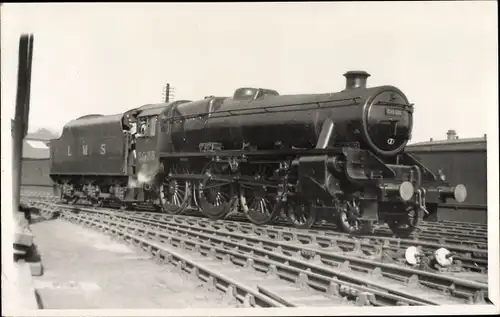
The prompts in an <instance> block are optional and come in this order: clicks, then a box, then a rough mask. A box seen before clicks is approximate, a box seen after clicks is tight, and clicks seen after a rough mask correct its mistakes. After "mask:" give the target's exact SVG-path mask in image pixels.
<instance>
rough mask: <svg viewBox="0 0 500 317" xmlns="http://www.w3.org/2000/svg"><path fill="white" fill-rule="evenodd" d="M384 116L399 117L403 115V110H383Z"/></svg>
mask: <svg viewBox="0 0 500 317" xmlns="http://www.w3.org/2000/svg"><path fill="white" fill-rule="evenodd" d="M385 114H386V115H388V116H398V117H401V116H402V115H403V110H400V109H394V108H385Z"/></svg>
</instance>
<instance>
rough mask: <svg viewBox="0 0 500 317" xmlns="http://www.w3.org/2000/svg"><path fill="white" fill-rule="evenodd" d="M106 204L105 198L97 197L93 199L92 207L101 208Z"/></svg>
mask: <svg viewBox="0 0 500 317" xmlns="http://www.w3.org/2000/svg"><path fill="white" fill-rule="evenodd" d="M103 205H104V200H103V199H100V198H97V199H92V207H95V208H99V207H102V206H103Z"/></svg>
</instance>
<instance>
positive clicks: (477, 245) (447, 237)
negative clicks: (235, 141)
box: [45, 194, 488, 249]
mask: <svg viewBox="0 0 500 317" xmlns="http://www.w3.org/2000/svg"><path fill="white" fill-rule="evenodd" d="M49 195H50V194H49ZM45 199H47V200H48V201H53V202H55V201H57V200H58V198H54V197H49V198H47V196H46V198H45ZM141 212H147V211H141ZM155 214H159V215H165V214H163V213H157V212H156V213H155ZM176 216H177V215H176ZM183 216H187V217H198V218H204V217H203V215H202V214H201V213H194V214H192V215H191V214H184V215H183ZM234 218H236V219H237V220H232V221H237V222H241V220H242V221H244V222H246V223H249V222H248V220H247V219H246V218H245V217H244V216H239V215H236V216H234ZM225 221H231V219H225ZM280 224H281V225H290V222H288V221H282V222H280V223H275V224H273V225H263V226H261V227H266V228H268V227H276V226H278V227H282V226H279V225H280ZM300 230H301V231H302V232H310V233H317V232H318V231H319V230H328V232H327V234H328V235H336V236H338V235H342V234H344V233H342V232H338V231H335V225H322V224H317V225H315V227H313V229H300ZM375 234H376V235H377V236H379V237H385V238H392V232H390V230H389V229H377V230H375ZM372 236H373V235H363V236H360V237H372ZM409 239H413V241H419V242H428V243H434V244H440V245H460V246H462V247H469V248H474V249H487V248H488V244H487V236H482V235H467V234H462V235H458V236H457V234H447V233H446V231H445V232H438V231H433V233H432V234H422V233H417V234H414V235H413V236H410V237H409Z"/></svg>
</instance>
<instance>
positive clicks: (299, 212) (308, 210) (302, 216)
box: [286, 200, 317, 229]
mask: <svg viewBox="0 0 500 317" xmlns="http://www.w3.org/2000/svg"><path fill="white" fill-rule="evenodd" d="M286 216H287V217H288V219H289V220H290V221H291V222H292V224H293V226H294V227H295V228H298V229H309V228H311V227H312V226H313V225H314V223H316V217H317V214H316V209H314V208H312V207H311V205H310V204H307V203H303V202H302V201H300V200H299V201H297V202H296V201H294V200H292V201H289V202H288V203H287V205H286Z"/></svg>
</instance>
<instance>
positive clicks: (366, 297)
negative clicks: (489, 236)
mask: <svg viewBox="0 0 500 317" xmlns="http://www.w3.org/2000/svg"><path fill="white" fill-rule="evenodd" d="M85 211H86V212H94V213H99V212H96V211H94V210H93V211H89V210H85ZM107 216H108V217H110V218H111V217H115V216H116V215H109V214H108V215H107ZM73 217H76V218H79V219H81V222H86V223H91V224H93V225H94V226H97V227H101V228H103V227H107V228H108V229H111V228H112V227H113V226H115V227H116V228H120V229H119V230H120V231H121V232H125V230H124V229H128V230H132V231H133V233H134V235H135V236H145V235H146V236H148V237H149V238H150V239H153V238H156V239H158V240H159V241H162V240H163V241H164V242H166V243H167V244H171V245H174V246H177V247H178V248H181V249H190V250H193V251H195V252H199V253H202V254H206V255H208V256H211V258H212V259H214V258H215V259H217V258H218V259H220V260H221V261H222V262H223V264H224V262H225V264H229V262H232V263H234V264H236V265H238V266H240V267H241V266H244V265H245V263H250V264H251V266H253V268H254V269H255V270H256V271H261V272H266V273H268V274H274V275H276V276H278V277H279V278H280V280H288V281H291V282H292V284H295V285H297V284H298V285H300V286H301V287H300V289H298V291H299V292H295V294H294V296H293V297H292V298H288V299H287V296H286V295H285V294H286V293H285V294H280V293H279V289H283V288H284V287H283V286H281V287H278V288H276V287H272V285H273V284H275V283H276V282H277V280H276V279H274V280H272V281H269V283H267V284H266V285H265V286H263V285H259V284H257V285H256V287H257V288H258V289H260V290H264V293H269V288H271V287H272V288H273V289H272V291H271V292H272V293H273V294H274V296H272V297H273V298H280V300H279V301H280V302H284V303H293V302H294V301H295V302H304V301H307V298H308V297H310V295H309V296H307V295H305V294H303V292H304V289H305V287H304V286H308V287H309V288H310V289H316V290H318V291H322V292H323V293H326V294H328V295H330V296H332V295H333V296H336V295H337V296H346V297H348V298H355V301H356V303H357V304H358V305H373V306H394V305H412V306H414V305H439V304H440V303H439V302H435V301H431V300H418V299H414V298H418V297H417V296H414V295H412V294H411V293H410V292H408V294H407V296H408V297H405V296H398V295H397V294H393V293H388V292H387V290H385V289H384V288H383V287H380V285H373V286H375V287H373V286H372V287H370V285H368V286H364V285H367V284H370V283H366V281H363V280H360V281H356V279H352V278H351V279H350V278H348V277H347V276H348V274H347V273H343V274H338V275H336V277H337V278H332V277H327V276H324V275H322V274H318V273H317V272H313V271H311V270H307V269H300V268H297V267H292V266H290V263H289V262H288V261H286V262H284V263H281V262H278V261H275V258H272V257H270V256H269V254H267V255H268V256H267V257H265V256H259V255H257V254H255V252H254V253H252V252H245V253H242V252H241V250H240V249H238V250H236V249H234V248H233V249H228V248H227V246H222V245H220V244H219V243H214V241H213V240H211V241H210V240H209V241H210V242H211V243H208V242H201V241H194V240H192V239H190V238H188V237H187V236H181V235H179V234H170V233H167V232H164V231H158V230H156V229H155V228H154V227H151V226H144V225H143V226H141V225H138V223H133V222H128V223H127V221H124V219H123V217H121V218H122V221H117V220H116V219H106V217H102V216H99V215H88V214H87V215H73ZM134 220H135V221H137V219H134ZM177 233H178V232H177ZM129 235H130V234H129ZM135 239H136V240H138V239H137V238H135ZM240 247H243V246H240ZM257 251H260V252H263V251H264V250H257ZM289 260H290V261H299V260H294V259H292V258H290V259H289ZM247 266H248V264H247ZM286 291H288V292H289V289H286ZM301 293H302V294H301ZM297 297H298V298H297Z"/></svg>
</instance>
